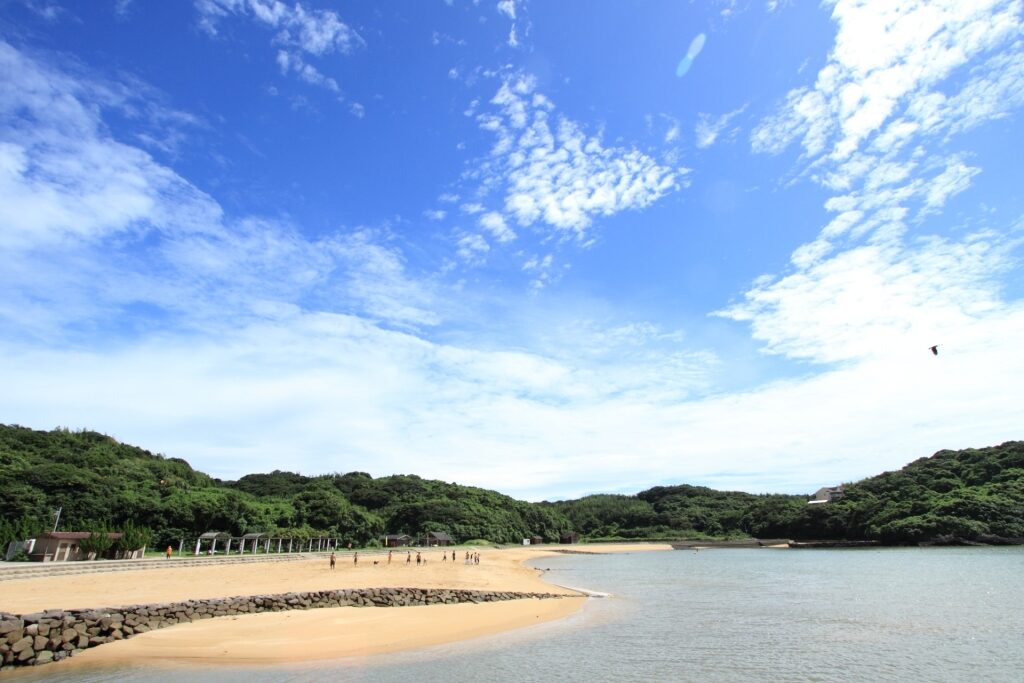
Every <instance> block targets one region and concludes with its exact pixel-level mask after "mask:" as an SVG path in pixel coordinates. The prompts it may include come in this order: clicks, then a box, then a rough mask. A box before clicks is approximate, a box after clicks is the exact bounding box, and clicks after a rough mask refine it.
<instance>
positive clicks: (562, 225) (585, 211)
mask: <svg viewBox="0 0 1024 683" xmlns="http://www.w3.org/2000/svg"><path fill="white" fill-rule="evenodd" d="M491 103H492V104H494V105H496V106H497V107H498V111H497V113H490V112H488V113H483V114H479V115H478V116H477V120H478V122H479V124H480V127H481V128H483V129H484V130H488V131H492V132H493V133H494V134H495V135H496V137H497V141H496V143H495V145H494V147H493V148H492V150H491V157H492V158H491V160H490V161H489V162H488V164H486V165H485V167H484V170H483V172H482V175H483V176H484V180H485V183H486V186H493V187H499V188H502V192H503V193H504V212H505V214H506V216H509V217H511V218H513V219H514V220H515V221H516V222H517V223H518V224H519V225H521V226H524V227H527V226H534V225H537V224H542V225H547V226H549V227H551V228H554V229H555V230H556V231H560V232H565V231H568V232H569V233H571V234H573V235H574V236H576V237H577V238H580V239H582V238H583V236H584V234H585V233H586V230H587V228H588V227H589V226H590V225H591V224H592V222H593V220H594V218H595V217H597V216H610V215H613V214H615V213H619V212H621V211H625V210H628V209H640V208H643V207H646V206H648V205H650V204H651V203H653V202H655V201H657V200H658V199H660V198H661V197H663V196H664V195H666V194H668V193H669V192H671V191H673V190H675V189H677V188H678V187H679V186H680V184H682V182H683V179H682V178H681V177H680V174H679V171H678V170H677V169H672V168H669V167H667V166H662V165H660V164H658V163H657V162H656V161H655V160H654V159H652V158H651V157H649V156H647V155H645V154H643V153H642V152H640V151H638V150H636V149H627V148H622V147H605V146H604V145H603V144H602V142H601V140H600V138H597V137H593V136H588V135H587V134H586V133H584V132H583V130H582V128H581V127H580V126H579V124H577V123H575V122H573V121H570V120H568V119H566V118H564V117H555V116H554V114H553V110H554V105H553V104H552V102H551V101H550V100H549V99H548V98H547V97H546V96H544V95H543V94H542V93H538V92H536V83H535V81H534V79H533V78H532V77H530V76H525V75H520V76H516V77H512V78H507V79H506V80H505V81H504V82H503V83H502V85H501V87H500V88H499V90H498V92H497V94H496V95H495V96H494V98H493V99H492V100H491Z"/></svg>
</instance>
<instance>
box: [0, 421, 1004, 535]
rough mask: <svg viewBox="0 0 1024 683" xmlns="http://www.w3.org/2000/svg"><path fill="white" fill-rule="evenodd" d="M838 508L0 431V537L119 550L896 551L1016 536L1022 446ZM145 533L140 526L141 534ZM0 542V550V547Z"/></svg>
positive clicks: (869, 485)
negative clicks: (752, 542)
mask: <svg viewBox="0 0 1024 683" xmlns="http://www.w3.org/2000/svg"><path fill="white" fill-rule="evenodd" d="M845 490H846V496H845V498H844V499H842V500H840V501H837V502H834V503H830V504H828V505H820V506H808V505H807V497H806V496H788V495H753V494H749V493H741V492H723V491H715V490H712V489H708V488H704V487H699V486H687V485H681V486H658V487H655V488H652V489H648V490H646V491H642V492H640V493H638V494H636V495H633V496H625V495H594V496H586V497H584V498H581V499H579V500H572V501H562V502H557V503H547V502H545V503H527V502H524V501H519V500H515V499H514V498H510V497H509V496H505V495H502V494H500V493H497V492H495V491H488V490H485V489H480V488H475V487H471V486H460V485H458V484H450V483H446V482H441V481H432V480H426V479H422V478H420V477H417V476H415V475H393V476H389V477H380V478H377V479H374V478H373V477H371V476H370V475H368V474H366V473H364V472H349V473H348V474H331V475H322V476H316V477H306V476H302V475H300V474H295V473H292V472H281V471H274V472H271V473H269V474H250V475H247V476H244V477H242V478H241V479H239V480H238V481H235V482H221V481H218V480H216V479H212V478H210V477H209V476H207V475H205V474H203V473H202V472H197V471H195V470H193V469H192V468H191V467H190V466H189V464H188V463H187V462H185V461H184V460H180V459H177V458H165V457H163V456H160V455H155V454H153V453H150V452H149V451H146V450H143V449H140V448H136V447H133V446H128V445H125V444H121V443H118V442H117V441H115V440H114V439H112V438H110V437H108V436H104V435H102V434H98V433H96V432H88V431H82V432H71V431H68V430H63V429H57V430H53V431H50V432H40V431H34V430H31V429H26V428H23V427H17V426H3V425H0V543H2V544H6V542H7V541H10V540H14V539H17V538H26V537H28V536H31V535H34V534H35V533H37V532H38V531H41V530H44V529H45V528H47V521H48V520H49V521H50V522H51V523H52V516H51V515H52V512H53V510H54V509H55V508H56V507H58V506H62V507H63V513H62V517H61V525H60V528H61V529H62V530H97V529H100V528H109V529H115V530H120V531H122V532H123V533H125V534H126V538H125V539H124V541H123V543H122V545H124V546H125V547H123V548H119V549H120V550H128V549H130V548H128V547H127V546H128V545H131V544H136V543H140V542H141V545H146V544H149V543H150V542H151V541H155V542H156V545H157V546H158V547H163V546H164V545H167V544H176V543H177V540H178V539H180V538H194V537H195V536H197V535H198V534H200V533H202V532H205V531H209V530H218V531H227V532H230V533H232V534H234V535H240V534H243V533H250V532H265V533H270V534H272V535H280V536H284V537H290V538H297V539H304V538H311V537H315V536H333V537H339V538H341V539H342V541H343V542H352V543H353V544H356V545H365V544H368V543H372V542H374V541H376V539H378V538H379V537H380V536H381V535H382V534H384V533H396V534H397V533H404V534H409V535H412V536H417V535H421V534H424V533H426V532H428V531H446V532H448V533H449V534H451V535H452V536H454V537H455V538H456V539H460V540H467V539H476V538H479V539H488V540H490V541H492V542H504V543H515V542H518V541H519V539H521V538H524V537H529V536H541V537H543V538H544V539H545V540H548V541H555V540H557V539H558V537H559V536H560V534H562V533H565V532H568V531H575V532H577V533H580V534H582V535H583V536H584V537H585V538H590V539H672V538H702V537H717V538H723V537H724V538H728V537H743V536H756V537H759V538H766V537H767V538H796V539H821V538H830V539H832V538H837V539H842V538H848V539H876V540H882V541H885V542H894V543H906V542H922V541H943V540H947V541H948V540H968V541H972V540H980V541H998V540H1000V539H1005V538H1019V537H1024V443H1021V442H1009V443H1006V444H1003V445H1001V446H997V447H993V448H983V449H967V450H964V451H957V452H953V451H942V452H940V453H937V454H936V455H934V456H932V457H931V458H923V459H921V460H918V461H916V462H914V463H911V464H910V465H908V466H907V467H905V468H903V469H902V470H900V471H898V472H887V473H885V474H882V475H879V476H877V477H872V478H870V479H865V480H863V481H861V482H858V483H856V484H847V485H846V487H845ZM148 529H152V530H154V532H155V533H154V534H153V535H152V537H151V536H150V535H149V533H148ZM0 547H2V546H0Z"/></svg>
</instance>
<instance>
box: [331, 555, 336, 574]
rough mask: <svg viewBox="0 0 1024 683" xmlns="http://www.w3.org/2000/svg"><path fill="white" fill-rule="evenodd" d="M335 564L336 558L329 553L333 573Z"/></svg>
mask: <svg viewBox="0 0 1024 683" xmlns="http://www.w3.org/2000/svg"><path fill="white" fill-rule="evenodd" d="M335 562H337V558H335V557H334V553H331V571H332V572H333V571H334V563H335Z"/></svg>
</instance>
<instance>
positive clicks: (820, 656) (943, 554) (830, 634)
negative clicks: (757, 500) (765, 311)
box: [0, 548, 1024, 683]
mask: <svg viewBox="0 0 1024 683" xmlns="http://www.w3.org/2000/svg"><path fill="white" fill-rule="evenodd" d="M537 566H539V567H542V568H550V570H551V571H550V572H549V573H548V574H547V578H548V580H550V581H552V582H553V583H558V584H563V585H568V586H583V587H586V588H590V589H593V590H598V591H607V592H610V593H612V594H613V596H614V597H611V598H607V599H592V600H590V601H588V604H587V606H586V607H585V608H584V609H583V610H582V611H581V612H579V613H577V614H576V615H574V616H572V617H569V618H568V619H564V620H561V621H558V622H555V623H550V624H544V625H540V626H536V627H532V628H527V629H522V630H519V631H516V632H513V633H510V634H503V635H499V636H494V637H491V638H484V639H479V640H475V641H471V642H468V643H458V644H454V645H446V646H439V647H433V648H428V649H425V650H420V651H416V652H410V653H402V654H398V655H387V656H380V657H373V658H361V659H354V660H344V661H339V662H329V663H324V662H320V663H317V664H315V665H309V666H293V665H292V666H273V667H260V668H251V667H236V668H229V669H228V668H212V669H211V668H205V669H204V668H185V667H179V668H175V669H171V670H160V669H154V667H153V665H152V664H151V663H142V664H140V665H138V666H134V667H132V668H119V669H106V670H102V671H90V672H83V671H75V672H70V671H63V672H62V671H61V667H60V666H59V665H58V666H52V667H43V668H41V669H38V670H33V671H31V672H25V674H22V673H21V672H19V673H18V675H16V676H12V679H16V680H18V681H29V680H33V681H34V680H47V681H68V682H70V681H76V682H77V681H101V680H103V681H106V680H132V681H134V680H137V681H167V682H170V681H175V682H176V683H177V682H180V681H182V680H189V681H216V682H217V683H234V682H239V683H241V682H243V681H244V682H245V683H260V682H263V681H319V680H335V681H395V682H398V681H402V682H405V683H410V682H411V683H426V682H433V681H444V682H445V683H462V682H464V681H474V682H475V681H485V682H492V681H557V680H590V681H652V680H656V681H906V680H914V681H1024V581H1022V579H1024V548H928V549H917V548H913V549H911V548H907V549H902V548H895V549H878V550H863V549H859V550H790V551H786V550H782V551H778V550H768V549H764V550H754V549H751V550H731V549H730V550H704V551H701V552H699V553H694V552H693V551H672V552H663V553H638V554H628V555H603V556H595V557H587V556H580V555H567V556H564V557H558V558H553V559H546V560H542V561H540V562H539V563H538V564H537ZM0 678H6V675H3V676H0Z"/></svg>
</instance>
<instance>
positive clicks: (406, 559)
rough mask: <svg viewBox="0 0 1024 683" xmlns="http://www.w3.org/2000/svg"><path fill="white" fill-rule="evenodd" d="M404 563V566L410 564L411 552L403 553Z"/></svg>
mask: <svg viewBox="0 0 1024 683" xmlns="http://www.w3.org/2000/svg"><path fill="white" fill-rule="evenodd" d="M405 563H406V564H411V563H412V551H411V550H406V551H405Z"/></svg>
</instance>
